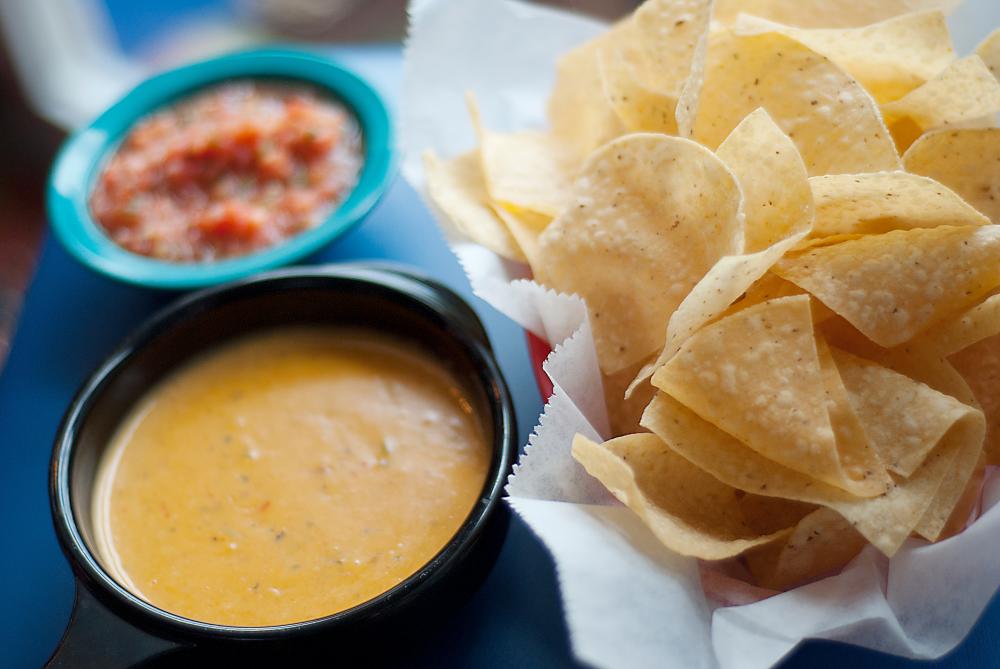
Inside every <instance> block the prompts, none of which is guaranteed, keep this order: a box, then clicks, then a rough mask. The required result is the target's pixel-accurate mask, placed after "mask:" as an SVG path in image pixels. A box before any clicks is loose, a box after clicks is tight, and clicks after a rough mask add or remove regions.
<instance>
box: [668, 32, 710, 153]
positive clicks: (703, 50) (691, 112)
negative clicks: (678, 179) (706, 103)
mask: <svg viewBox="0 0 1000 669" xmlns="http://www.w3.org/2000/svg"><path fill="white" fill-rule="evenodd" d="M708 38H709V33H705V34H704V35H702V36H701V39H700V40H698V46H696V47H695V50H694V59H693V60H692V62H691V73H690V74H689V75H688V79H687V81H685V82H684V87H683V88H681V94H680V97H678V98H677V109H676V110H675V111H674V117H675V118H676V119H677V134H679V135H680V136H681V137H692V136H694V122H695V117H696V116H697V114H698V104H699V101H700V99H701V89H702V87H703V86H704V85H705V61H706V60H707V59H708Z"/></svg>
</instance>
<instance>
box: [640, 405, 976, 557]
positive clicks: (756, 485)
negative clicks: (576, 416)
mask: <svg viewBox="0 0 1000 669" xmlns="http://www.w3.org/2000/svg"><path fill="white" fill-rule="evenodd" d="M974 423H975V420H974V415H973V419H971V420H970V419H968V418H966V419H963V421H961V422H959V423H956V425H955V426H954V427H953V428H952V430H951V431H950V432H949V433H948V434H947V435H945V438H944V439H943V440H942V442H941V444H939V445H938V448H936V449H935V450H934V452H933V453H931V455H930V456H928V458H927V461H926V462H925V463H924V465H923V466H922V467H921V468H920V469H918V470H917V472H915V473H914V475H913V476H911V477H910V478H908V479H901V480H899V481H897V483H896V485H895V486H893V488H892V489H891V490H890V491H889V492H887V493H886V494H885V495H881V496H879V497H874V498H862V497H855V496H853V495H850V494H849V493H847V492H844V491H843V490H841V489H839V488H835V487H833V486H829V485H826V484H824V483H822V482H820V481H817V480H816V479H813V478H811V477H809V476H806V475H805V474H802V473H800V472H797V471H795V470H793V469H789V468H788V467H784V466H782V465H779V464H778V463H776V462H774V461H772V460H768V459H767V458H765V457H763V456H762V455H760V454H759V453H757V452H755V451H753V450H752V449H750V448H747V446H746V445H745V444H743V443H741V442H740V441H738V440H737V439H735V438H734V437H732V436H730V435H728V434H726V433H725V432H723V431H722V430H720V429H719V428H717V427H716V426H715V425H712V424H711V423H709V422H708V421H706V420H703V419H702V418H700V417H699V416H698V415H697V414H695V413H694V412H693V411H691V410H690V409H688V408H687V407H685V406H684V405H682V404H681V403H680V402H678V401H677V400H675V399H674V398H672V397H670V396H669V395H667V394H666V393H659V394H657V395H656V397H655V398H653V401H652V402H650V405H649V407H647V409H646V412H645V413H644V414H643V417H642V425H643V426H644V427H646V428H648V429H649V430H650V431H651V432H653V433H654V434H656V435H657V436H659V437H660V438H661V439H663V441H664V442H665V443H666V444H667V445H668V446H670V447H671V448H672V449H673V450H675V451H677V453H678V454H680V455H681V456H683V457H684V458H685V459H687V460H690V461H691V462H692V463H693V464H695V465H696V466H697V467H699V468H701V469H704V470H705V471H707V472H708V473H710V474H712V476H714V477H715V478H717V479H719V480H720V481H722V482H723V483H727V484H729V485H731V486H733V487H734V488H739V489H740V490H745V491H747V492H753V493H756V494H759V495H771V496H774V497H783V498H785V499H793V500H799V501H803V502H808V503H812V504H819V505H822V506H827V507H829V508H831V509H833V510H835V511H837V512H838V513H840V514H841V515H843V516H844V517H845V518H847V520H848V521H850V522H851V524H852V525H853V526H854V527H855V528H857V530H858V531H859V532H860V533H861V534H862V535H864V537H865V538H866V539H868V540H869V541H870V542H871V543H872V544H873V545H874V546H875V547H876V548H878V549H879V550H880V551H882V552H883V553H885V554H886V555H889V556H892V555H893V554H894V553H895V552H896V551H897V550H898V549H899V547H900V546H901V545H902V543H903V542H904V541H905V540H906V538H907V537H908V536H909V535H910V533H911V532H912V531H913V528H914V527H916V525H917V523H918V522H919V521H920V519H921V517H922V516H923V515H924V512H925V511H926V510H927V509H928V507H929V506H930V503H931V501H932V500H933V498H934V495H935V493H936V492H937V490H938V489H939V488H940V487H941V481H942V480H943V479H944V477H945V475H946V474H947V473H948V470H949V467H950V465H951V463H952V461H953V460H954V458H955V454H956V453H957V451H958V450H959V448H960V446H961V444H962V443H963V441H964V440H965V438H966V437H967V435H968V434H970V431H971V432H973V433H974V431H975V429H976V428H975V425H974Z"/></svg>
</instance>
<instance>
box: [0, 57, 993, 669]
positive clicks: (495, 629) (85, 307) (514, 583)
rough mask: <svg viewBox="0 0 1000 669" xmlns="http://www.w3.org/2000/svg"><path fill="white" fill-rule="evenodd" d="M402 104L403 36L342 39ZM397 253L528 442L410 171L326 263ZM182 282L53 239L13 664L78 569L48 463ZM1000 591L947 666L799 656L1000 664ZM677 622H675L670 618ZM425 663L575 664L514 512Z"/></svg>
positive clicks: (509, 328) (1, 508) (510, 368)
mask: <svg viewBox="0 0 1000 669" xmlns="http://www.w3.org/2000/svg"><path fill="white" fill-rule="evenodd" d="M333 55H334V56H335V57H336V58H338V59H339V60H341V61H342V62H344V63H345V64H347V65H348V66H350V67H353V68H355V69H356V70H358V71H359V72H360V73H362V74H363V75H365V76H367V77H368V78H369V79H370V80H371V81H373V83H374V84H375V85H376V86H377V87H378V88H380V89H381V90H382V92H383V93H384V94H385V96H386V97H387V99H388V100H390V102H391V103H394V102H395V101H396V100H397V98H398V95H397V90H398V84H399V77H400V64H401V60H400V54H399V49H398V48H395V47H392V48H390V47H375V48H352V49H340V50H335V51H334V52H333ZM358 259H391V260H396V261H402V262H406V263H410V264H412V265H415V266H417V267H419V268H421V269H423V270H424V271H426V272H428V273H430V274H431V275H433V276H435V277H437V278H438V279H440V280H441V281H443V282H444V283H445V284H447V285H449V286H451V287H453V288H454V289H455V290H457V291H458V292H459V293H461V294H462V295H464V296H465V297H466V298H467V299H469V300H470V301H471V302H472V304H473V305H474V307H475V309H476V311H477V312H478V313H479V314H480V316H481V317H482V319H483V321H484V322H485V324H486V328H487V330H488V332H489V334H490V338H491V340H492V341H493V344H494V347H495V348H496V351H497V355H498V358H499V360H500V364H501V366H502V368H503V370H504V372H505V374H506V377H507V380H508V383H509V384H510V386H511V389H512V391H513V393H514V396H515V399H516V404H517V413H518V418H519V421H518V422H519V427H520V432H521V441H522V443H523V442H524V441H526V440H527V436H528V434H529V433H530V431H531V429H532V427H533V426H534V424H535V421H536V419H537V417H538V414H539V412H540V411H541V408H542V401H541V398H540V397H539V394H538V390H537V389H536V387H535V383H534V380H533V376H532V372H531V367H530V363H529V361H528V357H527V352H526V349H525V340H524V334H523V332H522V331H521V330H520V329H519V328H518V327H517V326H516V325H514V324H513V323H512V322H510V321H509V320H507V319H506V318H505V317H504V316H502V315H501V314H499V313H497V312H496V311H494V310H493V309H492V308H491V307H489V306H488V305H486V304H485V303H484V302H482V301H481V300H479V299H478V298H475V297H474V296H472V295H471V291H470V289H469V287H468V284H467V282H466V280H465V277H464V276H463V274H462V272H461V270H460V268H459V266H458V264H457V262H456V260H455V258H454V257H453V256H452V255H451V253H450V252H449V251H448V249H447V247H446V246H445V244H444V241H443V240H442V238H441V236H440V234H439V233H438V231H437V228H436V227H435V224H434V222H433V220H432V218H431V216H430V215H429V213H428V212H427V210H426V209H425V208H424V206H423V205H422V203H421V202H420V200H419V198H418V197H417V195H416V194H415V193H414V192H413V191H412V190H411V189H410V187H409V186H408V185H407V184H406V183H405V182H404V181H403V180H402V179H401V178H399V179H397V181H396V183H395V184H394V185H393V186H392V188H391V189H390V190H389V192H388V193H387V195H386V197H385V199H384V200H383V201H382V203H381V204H380V205H379V207H378V208H377V209H376V210H375V211H374V212H373V213H372V214H371V215H370V216H369V218H368V219H367V220H366V221H365V222H364V223H363V224H362V225H361V226H359V227H357V228H355V229H354V230H353V231H352V232H350V233H349V234H347V235H346V236H344V237H342V238H341V239H340V240H338V241H337V242H335V243H334V244H333V245H331V246H330V247H329V248H327V249H326V250H325V251H324V252H322V253H321V254H320V255H319V256H318V257H317V258H315V259H313V262H337V261H346V260H358ZM172 297H174V296H173V295H171V294H169V293H156V292H151V291H148V290H143V289H139V288H134V287H130V286H125V285H120V284H117V283H114V282H112V281H110V280H108V279H105V278H103V277H100V276H98V275H96V274H94V273H92V272H90V271H88V270H87V269H85V268H83V267H82V266H80V265H79V264H77V263H76V262H75V261H74V260H72V259H71V258H70V257H69V256H68V255H67V254H66V253H65V252H64V251H63V249H62V248H61V247H60V246H59V245H58V244H57V243H56V242H55V241H54V240H52V239H47V240H46V242H45V244H44V248H43V250H42V254H41V259H40V261H39V265H38V268H37V271H36V274H35V277H34V280H33V282H32V284H31V286H30V288H29V291H28V294H27V297H26V300H25V303H24V307H23V311H22V313H21V320H20V323H19V326H18V330H17V333H16V336H15V338H14V342H13V346H12V348H11V352H10V357H9V359H8V361H7V364H6V367H5V368H4V369H3V371H2V372H0V500H2V503H0V527H2V528H3V533H4V534H3V536H4V539H3V550H2V551H0V666H2V667H37V666H40V665H41V664H42V663H43V662H44V660H45V659H46V658H47V656H48V655H49V653H50V652H51V650H52V649H53V647H54V646H55V644H56V642H57V641H58V639H59V636H60V634H61V632H62V630H63V628H64V626H65V625H66V622H67V620H68V617H69V613H70V607H71V604H72V599H73V578H72V575H71V573H70V569H69V567H68V565H67V563H66V561H65V560H64V559H63V556H62V554H61V553H60V551H59V548H58V545H57V543H56V538H55V534H54V531H53V529H52V523H51V520H50V517H49V506H48V498H47V481H46V476H47V468H48V461H49V454H50V448H51V444H52V440H53V437H54V435H55V431H56V428H57V426H58V423H59V420H60V418H61V416H62V413H63V411H64V410H65V408H66V406H67V405H68V403H69V401H70V399H71V397H72V395H73V393H74V392H75V390H76V388H77V387H78V385H79V384H80V383H81V382H82V381H83V379H84V378H85V377H86V376H87V374H88V373H89V372H90V371H91V370H92V369H93V368H94V367H95V366H96V365H97V364H98V362H99V361H100V360H101V359H102V358H103V357H104V356H105V355H107V354H108V353H109V352H110V351H111V350H112V349H113V348H114V346H115V345H116V344H117V343H118V342H119V341H120V340H121V339H122V338H123V337H124V336H125V334H126V333H127V332H129V331H130V330H131V329H132V328H133V327H134V326H135V325H137V324H138V323H139V322H140V321H141V320H142V319H144V318H145V317H146V316H147V315H149V314H150V313H151V312H152V311H153V310H154V309H156V308H157V307H159V306H161V305H163V304H164V303H166V302H167V301H168V300H170V299H172ZM997 623H1000V605H998V604H997V601H996V600H994V602H993V604H991V606H990V607H989V609H988V610H987V612H986V613H985V615H984V616H983V619H982V620H981V621H980V623H979V624H978V626H977V627H976V628H975V629H974V630H973V632H972V634H971V635H970V636H969V638H968V639H966V641H965V642H964V643H963V644H962V645H961V646H960V647H959V648H958V649H957V651H956V652H954V653H953V654H951V655H950V656H948V657H946V658H944V659H942V660H940V661H939V662H937V663H933V664H924V663H914V662H908V661H905V660H901V659H899V658H892V657H889V656H885V655H881V654H878V653H873V652H870V651H865V650H861V649H857V648H853V647H849V646H844V645H840V644H834V643H829V642H808V643H806V644H804V645H803V646H802V647H801V648H800V649H799V650H798V651H797V652H796V653H795V654H794V655H793V656H792V657H791V658H790V660H789V661H788V662H787V663H786V665H785V666H787V667H841V666H844V665H848V666H855V667H874V666H878V667H912V666H937V667H950V668H959V667H983V666H998V665H1000V647H998V643H997V640H996V638H995V637H994V635H993V634H992V630H993V629H994V627H995V625H997ZM664 624H665V625H668V624H669V621H664ZM412 665H413V666H427V667H430V666H434V667H437V666H504V667H508V666H517V667H569V666H575V662H574V661H573V659H572V656H571V653H570V649H569V641H568V637H567V631H566V627H565V623H564V622H563V617H562V609H561V604H560V600H559V591H558V586H557V583H556V578H555V573H554V570H553V565H552V561H551V559H550V557H549V555H548V553H547V552H546V550H545V548H544V547H543V546H542V545H541V544H540V543H539V541H538V540H537V539H536V538H535V537H534V535H533V534H532V533H531V531H530V530H529V529H528V528H527V527H526V526H525V525H524V524H523V523H522V522H520V521H519V520H518V519H516V518H515V519H514V520H513V522H512V525H511V529H510V534H509V536H508V537H507V540H506V543H505V544H504V546H503V549H502V551H501V554H500V558H499V561H498V562H497V564H496V567H495V568H494V570H493V572H492V573H491V575H490V576H489V578H488V579H487V581H486V582H485V583H484V585H483V586H482V587H481V588H480V589H479V590H478V591H477V592H476V593H475V594H474V595H473V596H472V598H471V599H470V600H469V601H468V603H466V604H465V605H464V606H463V608H461V609H460V610H458V611H457V612H455V613H454V615H452V616H451V617H450V618H449V619H447V620H441V621H440V626H439V632H437V637H436V638H432V639H430V640H429V641H428V643H427V644H426V646H425V647H423V648H418V649H415V650H414V655H413V657H412Z"/></svg>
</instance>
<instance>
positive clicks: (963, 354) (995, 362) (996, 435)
mask: <svg viewBox="0 0 1000 669" xmlns="http://www.w3.org/2000/svg"><path fill="white" fill-rule="evenodd" d="M948 360H949V361H950V362H951V364H952V365H953V366H954V367H955V369H956V370H958V373H959V374H961V375H962V378H963V379H965V382H966V383H968V384H969V388H970V389H971V390H972V394H973V395H975V397H976V400H977V401H978V402H979V406H980V408H981V409H982V410H983V413H984V414H985V415H986V441H985V443H984V445H983V447H984V450H985V452H986V457H987V460H988V462H989V463H990V464H991V465H996V464H1000V392H998V389H1000V334H995V335H992V336H989V337H987V338H985V339H982V340H980V341H978V342H976V343H975V344H972V345H971V346H969V347H968V348H965V349H963V350H961V351H959V352H958V353H955V354H954V355H952V356H950V357H949V358H948Z"/></svg>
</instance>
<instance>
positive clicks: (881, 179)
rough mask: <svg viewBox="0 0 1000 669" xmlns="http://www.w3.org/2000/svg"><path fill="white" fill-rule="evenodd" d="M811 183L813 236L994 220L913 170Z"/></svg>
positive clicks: (839, 176)
mask: <svg viewBox="0 0 1000 669" xmlns="http://www.w3.org/2000/svg"><path fill="white" fill-rule="evenodd" d="M809 184H810V186H812V194H813V198H814V199H815V202H816V221H815V223H814V224H813V230H812V233H811V235H810V236H812V237H827V236H830V235H842V234H880V233H883V232H889V231H890V230H909V229H911V228H933V227H937V226H939V225H955V226H958V225H987V224H988V223H989V222H990V219H988V218H986V217H985V216H983V215H982V214H981V213H979V212H978V211H976V209H974V208H973V207H972V206H970V205H969V204H968V203H967V202H965V200H963V199H962V198H960V197H959V196H958V195H957V194H956V193H955V192H954V191H952V190H951V189H949V188H948V187H947V186H945V185H943V184H940V183H938V182H937V181H934V180H933V179H931V178H928V177H922V176H919V175H917V174H910V173H908V172H874V173H869V174H832V175H828V176H820V177H812V178H811V179H809Z"/></svg>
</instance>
